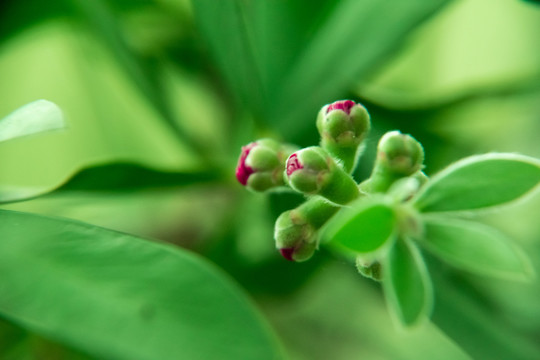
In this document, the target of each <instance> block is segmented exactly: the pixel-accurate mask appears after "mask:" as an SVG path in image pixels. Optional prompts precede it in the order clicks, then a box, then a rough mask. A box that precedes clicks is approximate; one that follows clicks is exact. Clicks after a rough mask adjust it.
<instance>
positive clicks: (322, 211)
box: [274, 196, 340, 261]
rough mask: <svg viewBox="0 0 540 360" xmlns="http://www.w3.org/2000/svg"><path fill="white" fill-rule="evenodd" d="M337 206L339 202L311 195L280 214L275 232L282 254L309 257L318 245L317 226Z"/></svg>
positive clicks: (277, 245) (290, 256)
mask: <svg viewBox="0 0 540 360" xmlns="http://www.w3.org/2000/svg"><path fill="white" fill-rule="evenodd" d="M339 209H340V207H339V206H336V205H332V204H331V203H329V202H328V201H326V200H325V199H323V198H322V197H320V196H314V197H311V198H309V199H307V200H306V201H305V202H304V203H302V204H301V205H300V206H298V207H297V208H296V209H294V210H290V211H286V212H285V213H283V214H281V216H280V217H279V218H278V220H277V221H276V227H275V233H274V235H275V240H276V247H277V248H278V249H279V251H280V252H281V255H283V257H284V258H286V259H287V260H295V261H304V260H307V259H308V258H309V257H311V254H313V251H315V249H316V248H317V244H318V231H319V229H320V228H321V227H322V226H323V225H324V224H325V223H326V222H327V221H328V220H329V219H330V218H331V217H332V216H333V215H334V214H335V213H336V212H337V211H338V210H339ZM308 255H309V256H308ZM299 259H302V260H299Z"/></svg>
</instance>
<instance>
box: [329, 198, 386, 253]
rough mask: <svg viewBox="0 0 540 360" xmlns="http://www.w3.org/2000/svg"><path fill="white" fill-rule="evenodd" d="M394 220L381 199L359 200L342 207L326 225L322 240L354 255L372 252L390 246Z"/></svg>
mask: <svg viewBox="0 0 540 360" xmlns="http://www.w3.org/2000/svg"><path fill="white" fill-rule="evenodd" d="M395 222H396V218H395V214H394V210H393V209H392V207H391V206H390V205H389V204H388V203H387V201H385V200H384V199H382V198H378V197H372V198H361V199H359V200H357V201H356V202H355V203H353V204H351V205H350V206H347V207H344V208H342V209H341V211H339V212H338V213H337V214H336V215H335V216H334V217H333V218H332V219H331V220H330V222H329V223H328V225H326V226H327V227H326V230H325V231H324V233H323V235H322V237H323V239H325V241H328V242H330V244H331V245H336V246H338V247H342V248H345V249H347V250H350V251H354V252H357V253H362V254H366V253H373V252H375V251H377V250H380V249H381V248H383V247H384V246H385V245H389V246H391V240H393V235H394V226H395Z"/></svg>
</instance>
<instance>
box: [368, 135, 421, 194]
mask: <svg viewBox="0 0 540 360" xmlns="http://www.w3.org/2000/svg"><path fill="white" fill-rule="evenodd" d="M423 161H424V149H423V148H422V145H420V143H419V142H418V141H416V140H415V139H414V138H413V137H412V136H410V135H405V134H402V133H400V132H399V131H391V132H388V133H386V134H385V135H384V136H383V137H382V138H381V140H380V141H379V146H378V147H377V158H376V160H375V166H374V168H373V173H372V174H371V177H370V178H369V179H368V180H367V181H366V182H364V183H362V184H361V185H360V188H361V190H362V191H365V192H369V193H374V192H385V191H387V190H388V189H389V188H390V186H391V185H392V184H393V183H394V182H395V181H396V180H398V179H400V178H403V177H407V176H411V175H413V174H415V173H418V172H420V170H421V169H422V166H423V165H422V164H423Z"/></svg>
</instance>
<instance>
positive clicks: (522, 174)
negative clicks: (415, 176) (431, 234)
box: [413, 153, 540, 212]
mask: <svg viewBox="0 0 540 360" xmlns="http://www.w3.org/2000/svg"><path fill="white" fill-rule="evenodd" d="M538 184H540V161H539V160H536V159H534V158H531V157H527V156H522V155H515V154H497V153H493V154H485V155H476V156H471V157H468V158H465V159H463V160H460V161H458V162H456V163H454V164H452V165H450V166H448V167H447V168H446V169H444V170H443V171H441V172H440V173H438V174H436V175H435V176H434V177H433V178H432V180H431V181H430V182H428V183H427V184H426V185H425V186H424V187H423V188H422V190H421V191H420V193H419V194H418V195H417V197H416V199H415V200H413V201H414V203H415V205H416V207H417V208H418V209H420V210H421V211H422V212H441V211H463V210H476V209H481V208H486V207H491V206H496V205H501V204H504V203H507V202H510V201H513V200H516V199H518V198H520V197H522V196H523V195H525V194H526V193H528V192H529V191H531V190H532V189H533V188H535V187H536V186H537V185H538Z"/></svg>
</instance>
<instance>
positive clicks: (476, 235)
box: [422, 216, 532, 279]
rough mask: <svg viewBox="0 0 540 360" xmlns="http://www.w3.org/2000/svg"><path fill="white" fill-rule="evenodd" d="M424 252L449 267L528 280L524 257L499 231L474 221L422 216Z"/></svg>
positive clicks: (527, 269) (528, 274) (529, 269)
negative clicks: (449, 265) (434, 256)
mask: <svg viewBox="0 0 540 360" xmlns="http://www.w3.org/2000/svg"><path fill="white" fill-rule="evenodd" d="M424 221H425V238H424V241H423V242H422V244H423V245H425V247H426V249H428V250H430V251H431V252H433V253H434V254H435V255H437V256H439V257H440V258H441V259H443V260H445V261H446V262H448V263H449V264H451V265H454V266H456V267H458V268H461V269H464V270H468V271H471V272H475V273H479V274H484V275H491V276H498V277H503V278H514V279H515V278H522V279H523V278H527V277H529V276H530V275H531V274H532V267H531V265H530V263H529V262H528V259H527V257H526V256H525V254H524V253H523V252H522V251H521V250H520V249H519V248H518V247H517V246H516V245H514V244H513V243H512V241H511V240H510V239H508V238H507V237H506V236H504V235H503V234H502V233H500V232H499V231H498V230H496V229H494V228H492V227H490V226H487V225H484V224H480V223H477V222H472V221H466V220H461V219H448V218H441V217H434V216H433V217H427V216H426V217H424Z"/></svg>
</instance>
